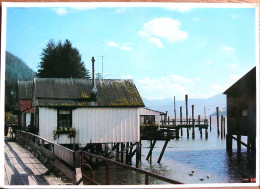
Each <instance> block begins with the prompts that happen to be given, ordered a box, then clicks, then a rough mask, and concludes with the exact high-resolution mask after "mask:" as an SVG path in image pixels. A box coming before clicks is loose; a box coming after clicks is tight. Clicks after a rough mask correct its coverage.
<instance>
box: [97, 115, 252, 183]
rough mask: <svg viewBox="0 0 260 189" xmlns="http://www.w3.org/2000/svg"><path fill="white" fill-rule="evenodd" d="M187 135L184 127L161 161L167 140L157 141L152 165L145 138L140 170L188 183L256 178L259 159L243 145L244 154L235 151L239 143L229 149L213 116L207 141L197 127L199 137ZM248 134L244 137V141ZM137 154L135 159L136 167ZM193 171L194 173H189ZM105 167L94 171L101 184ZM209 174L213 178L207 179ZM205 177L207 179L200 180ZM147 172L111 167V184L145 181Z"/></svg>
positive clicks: (154, 181)
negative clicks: (219, 134)
mask: <svg viewBox="0 0 260 189" xmlns="http://www.w3.org/2000/svg"><path fill="white" fill-rule="evenodd" d="M191 132H192V130H190V138H189V139H187V137H186V129H183V134H184V135H183V137H181V138H180V139H179V140H171V141H170V142H169V143H168V146H167V148H166V151H165V153H164V156H163V158H162V160H161V163H160V164H158V163H157V160H158V157H159V155H160V152H161V150H162V147H163V144H164V141H157V142H156V145H155V148H154V150H153V154H152V165H151V164H150V163H149V162H148V161H146V156H147V154H148V151H149V147H150V141H142V160H141V167H140V168H141V169H144V170H148V171H150V172H153V173H157V174H160V175H162V176H165V177H167V178H171V179H174V180H177V181H180V182H183V183H186V184H205V183H241V182H242V179H243V178H244V176H247V177H255V175H256V158H255V155H249V154H247V152H246V148H245V147H243V146H242V152H241V155H240V156H238V155H237V153H236V142H233V152H232V153H230V154H228V153H227V152H226V141H225V139H223V140H221V138H220V137H218V136H217V127H216V120H215V119H214V118H213V119H212V131H211V132H210V131H209V136H208V140H206V139H205V134H204V132H203V137H202V139H201V138H200V135H199V131H198V129H197V128H196V131H195V133H196V136H195V139H194V140H193V139H192V138H191ZM245 139H246V138H245V137H244V138H243V137H242V140H244V142H246V141H245ZM134 163H135V157H134V158H133V166H135V165H134ZM192 170H193V171H194V175H193V176H189V174H188V172H191V171H192ZM105 175H106V174H105V168H104V167H99V168H98V169H97V170H94V178H95V180H97V181H98V182H100V183H101V184H105V178H106V177H105ZM207 175H209V176H210V178H209V179H208V178H207ZM200 178H203V179H204V181H201V180H200ZM149 182H150V184H168V183H165V182H163V181H160V180H158V179H153V178H152V177H149ZM144 183H145V179H144V175H143V174H140V173H136V172H133V171H129V170H126V169H123V168H119V167H113V166H111V170H110V184H114V185H120V184H125V185H132V184H136V185H138V184H144Z"/></svg>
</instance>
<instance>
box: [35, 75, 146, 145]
mask: <svg viewBox="0 0 260 189" xmlns="http://www.w3.org/2000/svg"><path fill="white" fill-rule="evenodd" d="M32 103H33V107H34V108H35V110H36V111H35V126H36V129H37V130H38V135H39V136H41V137H43V138H45V139H47V140H50V141H53V142H56V143H60V144H71V143H72V144H79V146H85V145H86V144H87V143H119V142H139V140H140V117H139V109H140V107H144V103H143V101H142V99H141V96H140V94H139V92H138V90H137V89H136V87H135V84H134V82H133V80H119V79H114V80H113V79H98V80H95V79H94V78H93V79H75V78H71V79H64V78H35V79H34V88H33V102H32ZM70 130H71V132H72V133H70ZM74 130H75V133H74V134H73V131H74ZM66 133H67V134H66Z"/></svg>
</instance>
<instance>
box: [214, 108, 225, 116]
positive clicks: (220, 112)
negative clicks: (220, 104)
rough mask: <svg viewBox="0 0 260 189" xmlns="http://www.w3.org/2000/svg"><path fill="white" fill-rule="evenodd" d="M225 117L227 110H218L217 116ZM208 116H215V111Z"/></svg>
mask: <svg viewBox="0 0 260 189" xmlns="http://www.w3.org/2000/svg"><path fill="white" fill-rule="evenodd" d="M222 115H223V116H226V115H227V108H226V107H224V108H219V116H222ZM210 116H217V111H215V112H214V113H212V114H210Z"/></svg>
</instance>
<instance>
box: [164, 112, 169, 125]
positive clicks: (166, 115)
mask: <svg viewBox="0 0 260 189" xmlns="http://www.w3.org/2000/svg"><path fill="white" fill-rule="evenodd" d="M167 118H168V111H166V114H165V117H164V125H166V122H167Z"/></svg>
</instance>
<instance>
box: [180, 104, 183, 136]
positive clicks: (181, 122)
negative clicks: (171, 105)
mask: <svg viewBox="0 0 260 189" xmlns="http://www.w3.org/2000/svg"><path fill="white" fill-rule="evenodd" d="M180 123H181V124H182V106H180ZM181 136H183V130H182V127H181Z"/></svg>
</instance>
